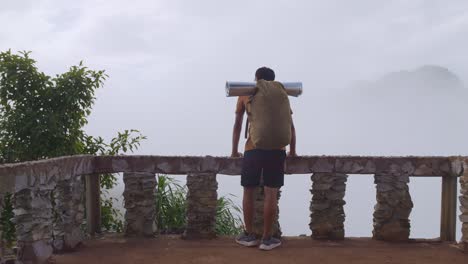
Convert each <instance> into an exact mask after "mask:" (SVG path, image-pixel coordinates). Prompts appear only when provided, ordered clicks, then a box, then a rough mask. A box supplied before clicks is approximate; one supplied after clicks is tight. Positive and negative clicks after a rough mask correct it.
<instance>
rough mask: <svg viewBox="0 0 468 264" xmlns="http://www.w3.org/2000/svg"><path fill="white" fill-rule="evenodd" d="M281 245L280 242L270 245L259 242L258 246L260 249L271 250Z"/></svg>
mask: <svg viewBox="0 0 468 264" xmlns="http://www.w3.org/2000/svg"><path fill="white" fill-rule="evenodd" d="M279 246H281V242H279V243H278V244H271V245H265V244H261V245H260V246H259V247H258V248H259V249H261V250H266V251H268V250H272V249H274V248H277V247H279Z"/></svg>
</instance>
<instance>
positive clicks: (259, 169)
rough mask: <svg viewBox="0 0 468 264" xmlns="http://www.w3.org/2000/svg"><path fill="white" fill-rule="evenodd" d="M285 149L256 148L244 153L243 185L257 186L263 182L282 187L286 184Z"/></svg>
mask: <svg viewBox="0 0 468 264" xmlns="http://www.w3.org/2000/svg"><path fill="white" fill-rule="evenodd" d="M285 160H286V151H285V150H262V149H254V150H249V151H246V152H245V153H244V160H243V163H242V175H241V185H242V186H244V187H255V186H259V185H260V178H261V177H262V176H263V184H264V185H265V186H267V187H272V188H280V187H281V186H283V184H284V161H285Z"/></svg>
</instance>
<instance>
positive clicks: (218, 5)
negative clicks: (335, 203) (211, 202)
mask: <svg viewBox="0 0 468 264" xmlns="http://www.w3.org/2000/svg"><path fill="white" fill-rule="evenodd" d="M0 4H1V5H0V6H1V9H0V24H1V25H2V26H1V27H0V50H2V51H4V50H7V49H10V48H11V49H12V50H13V51H15V52H16V51H19V50H30V51H32V52H33V53H32V57H33V58H35V59H37V60H38V66H39V67H40V69H41V70H43V71H45V72H46V73H47V74H56V73H60V72H63V71H65V70H66V69H67V68H68V67H70V66H71V65H76V64H78V63H79V61H80V60H84V63H85V65H88V66H90V67H91V68H93V69H105V70H106V72H107V73H108V74H109V79H108V80H107V81H106V83H105V87H104V88H103V89H101V90H100V91H98V93H97V101H96V104H95V107H94V110H93V113H92V115H91V116H90V118H89V121H90V122H89V125H88V126H87V127H86V131H87V132H88V133H89V134H91V135H95V136H97V135H100V136H104V137H105V138H108V139H109V138H110V137H112V136H113V135H115V134H116V131H120V130H123V129H132V128H135V129H139V130H141V132H142V133H143V134H144V135H146V136H147V137H148V140H147V141H145V142H144V143H143V144H142V147H141V149H140V150H139V151H138V152H137V153H139V154H154V155H228V154H229V153H230V147H231V146H230V143H231V133H232V125H233V119H234V114H233V113H234V106H235V98H226V97H225V94H224V83H225V81H226V80H237V81H252V80H253V77H254V76H253V73H254V72H255V70H256V68H258V67H260V66H270V67H272V68H273V69H274V70H275V71H276V73H277V79H278V80H283V81H302V82H303V83H304V89H305V91H304V95H303V96H301V97H300V98H297V99H296V98H292V99H291V102H292V108H293V110H294V117H293V118H294V121H295V124H296V129H297V137H298V139H297V144H298V146H297V151H298V153H299V154H300V155H306V154H307V155H312V154H313V155H321V154H344V155H345V154H353V155H460V154H464V155H466V154H468V140H467V138H466V135H467V132H468V122H466V121H463V120H464V119H463V118H464V117H465V115H464V112H463V111H465V110H467V108H466V107H465V106H464V105H465V104H464V102H466V101H467V100H466V99H468V98H463V97H460V96H453V94H451V92H450V91H447V94H445V95H443V96H442V97H444V96H445V97H444V98H445V99H444V100H439V99H440V95H434V94H432V93H431V92H430V91H429V92H428V95H427V96H428V97H430V98H431V99H430V100H429V101H428V100H426V101H425V103H423V104H421V101H418V100H415V101H414V105H413V104H410V105H409V106H405V107H399V106H400V105H399V104H396V103H395V104H394V105H392V104H391V103H390V104H389V106H387V107H382V105H379V104H377V103H374V104H373V105H372V102H373V100H367V101H366V99H363V98H366V95H365V94H362V93H361V91H359V92H358V91H357V90H353V89H354V88H353V86H352V85H351V84H352V83H353V82H354V81H356V80H369V81H373V80H378V79H380V78H382V76H385V75H386V74H387V73H389V72H394V71H400V70H413V69H416V68H418V67H420V66H422V65H428V64H430V65H440V66H443V67H445V68H447V69H449V70H450V71H452V72H453V73H455V74H456V75H457V76H459V77H460V79H461V80H462V81H465V82H466V80H467V79H468V78H467V77H468V64H467V63H466V62H467V58H468V56H467V52H466V47H467V46H468V2H466V1H464V0H450V1H443V0H439V1H436V0H432V1H431V0H426V1H423V0H414V1H405V0H396V1H389V0H387V1H375V0H355V1H337V0H335V1H333V0H327V1H325V0H323V1H306V0H304V1H294V0H281V1H280V0H277V1H271V0H269V1H267V0H262V1H252V0H248V1H247V0H238V1H216V0H204V1H203V0H199V1H188V0H186V1H181V0H171V1H169V0H168V1H154V0H153V1H149V0H148V1H91V0H85V1H73V2H72V1H58V0H55V1H52V0H24V1H21V0H16V1H10V0H0ZM374 96H377V97H378V96H379V95H378V94H377V95H374ZM367 98H368V96H367ZM408 98H410V99H409V101H412V99H411V98H412V97H408ZM363 100H364V101H366V102H367V104H365V105H364V104H362V103H361V102H362V101H363ZM427 102H431V103H427ZM418 105H420V107H418ZM465 113H466V111H465ZM242 144H243V142H241V147H240V148H241V149H242ZM221 181H222V182H221V183H220V192H221V193H234V194H236V195H240V187H239V183H238V178H234V179H231V180H227V179H223V180H221ZM309 181H310V179H309V176H306V175H304V176H303V177H301V176H298V177H295V178H294V179H291V180H289V181H288V178H287V179H286V186H285V188H284V192H283V197H282V199H283V200H282V204H281V212H282V214H283V215H282V219H286V220H282V221H285V222H284V223H282V224H283V226H285V227H284V228H286V229H287V230H289V232H290V233H291V234H298V233H306V232H308V231H307V221H308V219H307V217H308V205H307V204H308V202H309V201H310V197H309V193H308V188H310V184H309ZM418 181H419V180H418ZM429 181H432V179H431V180H429V179H427V181H425V182H422V183H419V185H416V184H414V183H413V184H412V185H411V186H410V187H411V188H412V191H414V192H415V194H414V195H415V196H417V197H419V198H420V199H422V201H425V200H424V199H423V198H426V197H425V196H431V198H430V199H432V200H429V201H427V202H428V203H429V204H434V203H435V204H437V199H439V196H437V195H440V194H439V186H438V182H431V183H430V184H428V182H429ZM223 183H224V184H223ZM349 184H350V185H349V186H350V188H348V190H349V191H348V193H347V198H346V199H347V201H348V205H347V206H348V207H347V208H346V209H347V210H348V211H347V214H348V218H347V230H351V234H355V235H368V233H369V232H370V230H371V226H369V223H370V222H369V221H371V213H372V208H371V207H372V205H373V202H374V201H373V196H374V195H375V190H374V186H373V184H372V178H371V177H365V179H364V178H359V179H357V178H356V179H355V178H353V177H351V178H350V183H349ZM424 184H428V185H427V186H428V187H427V186H426V185H424ZM418 186H419V187H418ZM423 186H426V187H423ZM292 191H294V193H295V195H292V194H290V195H289V196H288V192H289V193H291V192H292ZM428 192H430V194H431V195H427V194H429V193H428ZM433 193H434V194H433ZM413 199H416V198H415V197H413ZM427 199H429V198H427ZM297 200H302V201H303V202H302V203H297V202H294V201H297ZM363 203H365V204H366V205H365V206H364V205H362V204H363ZM298 204H299V205H300V208H296V206H298ZM415 204H416V207H415V210H420V211H419V212H420V213H419V214H415V215H419V217H420V218H419V219H425V218H431V219H433V221H435V222H437V221H439V220H438V218H439V216H438V213H439V209H438V207H435V209H434V210H432V211H431V212H430V217H427V216H428V214H429V212H427V210H426V211H424V210H421V209H416V208H423V206H425V204H424V203H419V204H418V203H417V202H416V203H415ZM366 206H367V207H366ZM298 210H299V211H303V213H304V214H303V215H302V216H301V217H295V216H294V215H293V214H294V212H297V211H298ZM364 216H365V219H363V218H362V217H364ZM296 219H300V220H296ZM369 219H370V220H369ZM295 221H299V222H295ZM366 221H367V222H366ZM418 221H419V222H418V225H419V227H418V228H421V226H422V228H421V231H420V232H419V231H418V232H419V233H417V234H420V236H425V235H428V236H431V235H432V234H433V233H434V232H435V233H437V232H438V226H437V225H436V226H434V223H435V222H431V223H430V224H426V221H422V220H418ZM362 222H365V223H367V225H365V226H364V225H362V224H361V223H362ZM429 222H430V221H429ZM350 223H351V224H350ZM437 223H438V222H437ZM360 224H361V225H360ZM296 226H301V228H298V229H294V228H296ZM288 228H289V229H288ZM302 230H304V231H302ZM348 233H349V232H348Z"/></svg>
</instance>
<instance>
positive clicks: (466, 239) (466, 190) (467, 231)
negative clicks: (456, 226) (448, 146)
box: [459, 160, 468, 253]
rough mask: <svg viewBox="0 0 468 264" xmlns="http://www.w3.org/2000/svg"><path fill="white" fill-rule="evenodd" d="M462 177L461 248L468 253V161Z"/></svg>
mask: <svg viewBox="0 0 468 264" xmlns="http://www.w3.org/2000/svg"><path fill="white" fill-rule="evenodd" d="M464 168H465V169H464V172H463V175H462V176H461V177H460V198H459V199H460V211H461V215H460V221H461V222H462V227H461V229H462V238H461V242H460V244H461V246H462V248H463V250H464V252H465V253H468V160H467V161H466V162H465V166H464Z"/></svg>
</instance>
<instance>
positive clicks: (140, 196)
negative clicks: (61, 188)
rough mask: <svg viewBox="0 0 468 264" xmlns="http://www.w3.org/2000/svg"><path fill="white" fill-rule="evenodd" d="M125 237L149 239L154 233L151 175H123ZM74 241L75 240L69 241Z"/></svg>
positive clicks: (153, 192) (153, 181) (154, 180)
mask: <svg viewBox="0 0 468 264" xmlns="http://www.w3.org/2000/svg"><path fill="white" fill-rule="evenodd" d="M123 179H124V183H125V190H124V194H123V196H124V207H125V209H127V211H126V212H125V227H124V229H125V235H127V236H142V237H151V236H153V235H154V234H155V232H156V225H155V214H156V208H155V206H154V201H155V199H156V193H155V191H156V184H157V183H156V177H155V175H154V174H153V173H124V176H123ZM71 241H75V240H73V239H72V240H71Z"/></svg>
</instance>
